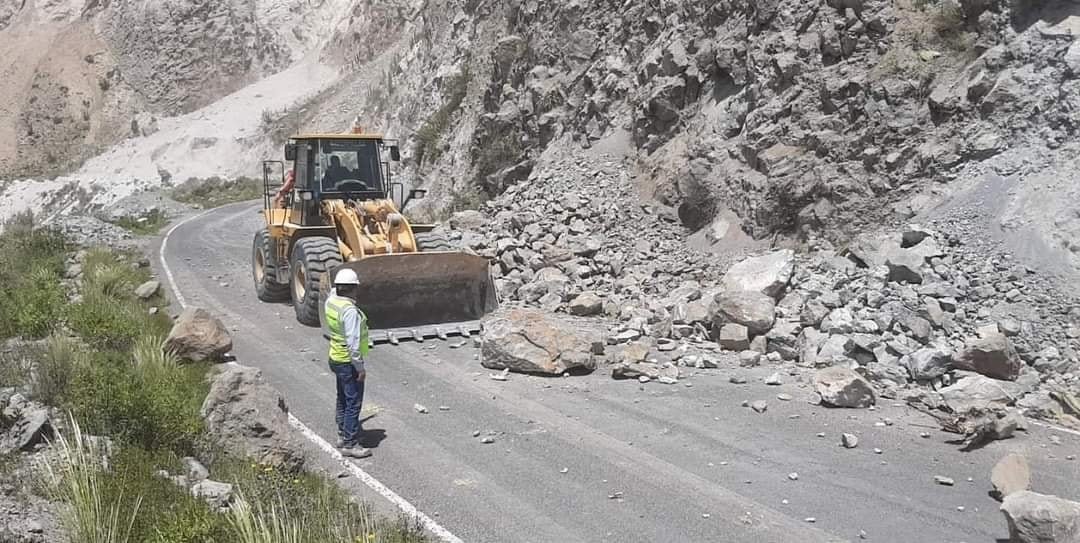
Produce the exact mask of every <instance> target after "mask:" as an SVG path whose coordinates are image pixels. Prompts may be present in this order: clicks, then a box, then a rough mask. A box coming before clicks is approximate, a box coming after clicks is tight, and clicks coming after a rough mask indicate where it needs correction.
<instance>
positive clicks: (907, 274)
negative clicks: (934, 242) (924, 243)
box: [885, 247, 924, 283]
mask: <svg viewBox="0 0 1080 543" xmlns="http://www.w3.org/2000/svg"><path fill="white" fill-rule="evenodd" d="M923 261H924V258H923V255H921V254H919V252H917V251H914V250H912V249H904V248H901V247H891V248H890V249H889V250H888V251H886V253H885V265H886V266H888V268H889V281H896V282H906V283H922V282H923V276H922V265H923Z"/></svg>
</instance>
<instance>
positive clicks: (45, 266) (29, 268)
mask: <svg viewBox="0 0 1080 543" xmlns="http://www.w3.org/2000/svg"><path fill="white" fill-rule="evenodd" d="M34 221H35V218H34V216H33V215H32V214H29V213H27V214H22V215H20V216H18V217H16V218H14V219H12V220H10V221H8V222H6V223H5V224H4V234H3V235H2V236H0V254H2V255H4V257H3V258H0V339H4V338H9V337H17V336H18V337H24V338H28V339H37V338H43V337H45V336H48V335H49V333H51V332H52V331H53V330H54V329H55V328H56V327H57V325H58V324H60V322H61V320H62V316H63V312H64V306H65V305H66V303H67V297H66V296H65V292H64V286H63V284H62V283H61V280H62V278H63V274H64V259H65V257H66V254H67V250H68V244H67V242H65V241H64V238H63V236H61V235H60V234H58V233H56V232H53V231H50V230H43V229H37V228H35V223H34Z"/></svg>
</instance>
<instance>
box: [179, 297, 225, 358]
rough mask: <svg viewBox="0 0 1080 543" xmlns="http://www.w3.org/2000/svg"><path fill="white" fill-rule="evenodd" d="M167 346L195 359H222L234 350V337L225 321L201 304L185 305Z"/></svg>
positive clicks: (180, 354) (183, 356)
mask: <svg viewBox="0 0 1080 543" xmlns="http://www.w3.org/2000/svg"><path fill="white" fill-rule="evenodd" d="M165 349H166V350H169V351H172V352H174V353H176V355H177V356H179V357H180V358H182V359H184V360H190V361H192V362H203V361H211V362H223V361H224V360H225V355H226V354H227V353H228V352H229V351H231V350H232V337H230V336H229V331H228V330H227V329H226V328H225V325H224V324H222V323H221V321H220V320H218V319H217V318H216V317H214V316H213V315H211V314H210V313H209V312H208V311H206V310H205V309H202V308H198V307H191V308H188V309H185V310H184V312H183V313H181V314H180V317H179V318H177V319H176V322H175V323H173V327H172V330H170V331H169V337H167V338H165Z"/></svg>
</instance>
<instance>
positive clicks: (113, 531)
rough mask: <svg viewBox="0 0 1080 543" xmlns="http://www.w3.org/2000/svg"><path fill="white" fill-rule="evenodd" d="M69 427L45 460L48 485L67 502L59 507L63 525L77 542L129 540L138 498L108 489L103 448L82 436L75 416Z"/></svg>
mask: <svg viewBox="0 0 1080 543" xmlns="http://www.w3.org/2000/svg"><path fill="white" fill-rule="evenodd" d="M71 428H72V430H71V432H72V433H71V435H70V436H64V435H63V434H60V435H59V436H57V444H58V445H59V454H57V455H48V456H46V459H47V460H46V463H45V479H46V484H47V488H49V489H50V490H51V493H52V494H53V496H54V497H55V498H57V499H60V500H63V501H65V502H67V504H68V507H65V508H62V509H61V522H62V523H63V525H64V528H65V529H66V531H67V533H68V535H69V536H71V540H72V541H78V542H79V543H127V542H128V541H132V538H131V533H132V526H133V525H134V522H135V518H136V517H137V516H138V514H139V506H140V498H138V497H135V498H134V499H131V498H130V497H129V499H127V500H125V499H124V496H123V491H121V492H120V494H119V495H113V494H114V493H111V492H109V491H108V489H107V488H106V486H107V485H106V481H105V479H106V472H105V470H104V468H103V466H102V451H100V450H98V449H97V447H95V446H94V445H93V443H92V442H90V441H89V440H87V439H86V438H85V436H84V435H83V433H82V431H81V429H80V427H79V424H78V422H76V420H75V419H72V420H71Z"/></svg>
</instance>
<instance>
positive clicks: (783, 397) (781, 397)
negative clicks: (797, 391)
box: [776, 393, 793, 402]
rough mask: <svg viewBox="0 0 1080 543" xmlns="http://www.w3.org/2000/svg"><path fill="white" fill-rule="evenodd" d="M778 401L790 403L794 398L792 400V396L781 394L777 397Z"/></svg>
mask: <svg viewBox="0 0 1080 543" xmlns="http://www.w3.org/2000/svg"><path fill="white" fill-rule="evenodd" d="M776 399H777V400H780V401H782V402H790V401H791V400H792V399H793V398H792V396H791V394H787V393H780V394H777V395H776Z"/></svg>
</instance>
